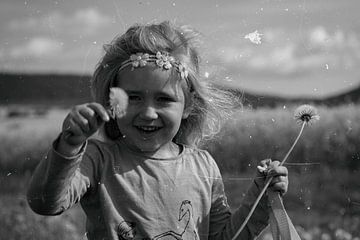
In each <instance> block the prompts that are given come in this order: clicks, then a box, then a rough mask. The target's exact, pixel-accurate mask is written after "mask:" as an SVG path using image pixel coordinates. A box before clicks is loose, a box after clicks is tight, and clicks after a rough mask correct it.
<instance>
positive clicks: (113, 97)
mask: <svg viewBox="0 0 360 240" xmlns="http://www.w3.org/2000/svg"><path fill="white" fill-rule="evenodd" d="M109 102H110V116H111V118H113V119H115V117H117V118H121V117H123V116H124V115H125V114H126V109H127V106H128V102H129V97H128V95H127V94H126V92H125V91H124V90H122V89H121V88H118V87H113V88H110V93H109Z"/></svg>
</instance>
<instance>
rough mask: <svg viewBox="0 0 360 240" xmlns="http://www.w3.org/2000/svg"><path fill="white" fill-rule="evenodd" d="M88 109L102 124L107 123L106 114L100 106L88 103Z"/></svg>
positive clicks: (107, 116)
mask: <svg viewBox="0 0 360 240" xmlns="http://www.w3.org/2000/svg"><path fill="white" fill-rule="evenodd" d="M88 107H89V108H91V109H92V110H93V111H94V112H95V113H96V114H97V116H98V117H99V118H100V119H101V120H102V121H103V122H108V121H109V120H110V117H109V114H108V112H107V111H106V109H105V108H104V107H103V106H102V105H101V104H99V103H89V104H88Z"/></svg>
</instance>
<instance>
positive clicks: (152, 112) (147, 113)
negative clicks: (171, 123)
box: [140, 105, 158, 120]
mask: <svg viewBox="0 0 360 240" xmlns="http://www.w3.org/2000/svg"><path fill="white" fill-rule="evenodd" d="M140 117H141V118H142V119H144V120H155V119H157V118H158V114H157V111H156V108H155V107H153V106H151V105H146V106H144V107H143V108H142V109H141V112H140Z"/></svg>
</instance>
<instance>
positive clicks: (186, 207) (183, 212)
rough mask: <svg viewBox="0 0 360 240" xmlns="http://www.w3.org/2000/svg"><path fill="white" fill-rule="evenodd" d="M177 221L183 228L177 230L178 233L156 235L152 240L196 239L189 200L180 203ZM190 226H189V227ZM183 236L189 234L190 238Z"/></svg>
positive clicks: (169, 232) (168, 232)
mask: <svg viewBox="0 0 360 240" xmlns="http://www.w3.org/2000/svg"><path fill="white" fill-rule="evenodd" d="M178 221H179V222H180V223H183V226H184V228H183V229H179V231H173V230H170V231H167V232H164V233H161V234H159V235H156V236H155V237H154V238H152V240H160V239H177V240H182V239H186V240H188V239H198V234H197V232H196V230H195V229H194V222H193V208H192V205H191V202H190V201H189V200H184V201H182V203H181V206H180V209H179V217H178ZM190 224H191V225H192V226H191V225H190ZM189 227H192V228H193V229H188V228H189ZM185 234H186V235H188V234H191V236H186V237H185Z"/></svg>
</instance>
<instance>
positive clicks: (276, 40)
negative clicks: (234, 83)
mask: <svg viewBox="0 0 360 240" xmlns="http://www.w3.org/2000/svg"><path fill="white" fill-rule="evenodd" d="M259 32H260V33H261V34H263V35H262V38H263V41H262V44H259V45H256V44H252V43H251V42H249V41H247V39H245V40H242V41H236V42H232V43H231V42H230V44H228V45H227V46H226V47H224V48H221V49H220V50H219V51H218V52H216V54H215V56H214V58H218V59H220V61H222V62H223V63H225V64H226V65H228V66H230V68H231V69H238V71H239V72H241V71H242V70H246V71H252V70H255V71H263V72H272V73H275V74H279V75H290V74H299V73H302V74H304V73H309V72H312V71H319V70H324V69H329V68H351V67H354V66H355V65H356V64H358V65H359V64H360V41H359V37H358V35H357V34H356V33H353V32H347V33H345V32H344V31H341V30H336V31H334V32H333V33H330V32H329V31H328V30H327V29H326V28H325V27H323V26H316V27H314V28H310V29H308V30H307V31H304V33H303V34H302V35H301V36H298V33H296V32H292V33H291V32H285V31H283V30H279V29H265V30H263V31H259Z"/></svg>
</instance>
